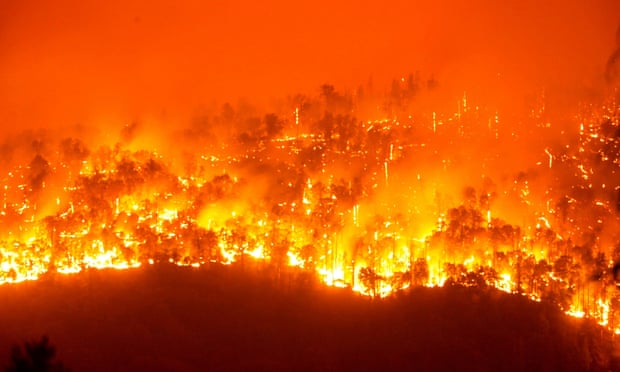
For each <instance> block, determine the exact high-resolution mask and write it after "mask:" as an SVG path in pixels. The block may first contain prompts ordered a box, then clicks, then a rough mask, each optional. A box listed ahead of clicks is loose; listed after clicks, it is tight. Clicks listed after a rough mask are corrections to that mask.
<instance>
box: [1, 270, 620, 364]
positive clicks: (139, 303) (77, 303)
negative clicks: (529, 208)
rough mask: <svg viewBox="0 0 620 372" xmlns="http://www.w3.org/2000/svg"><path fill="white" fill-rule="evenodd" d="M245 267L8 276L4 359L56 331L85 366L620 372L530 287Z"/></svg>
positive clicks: (604, 348)
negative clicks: (352, 279)
mask: <svg viewBox="0 0 620 372" xmlns="http://www.w3.org/2000/svg"><path fill="white" fill-rule="evenodd" d="M247 271H248V270H247V268H246V272H241V271H240V269H238V268H237V269H235V268H222V267H216V268H211V269H191V268H177V267H171V266H155V267H148V268H144V269H138V270H129V271H114V270H104V271H89V272H85V273H82V274H79V275H72V276H62V275H50V276H49V277H47V278H44V279H42V280H39V281H37V282H31V283H22V284H18V285H5V286H2V287H0V330H1V331H0V363H1V364H2V365H4V364H6V363H8V360H9V353H10V349H11V347H12V345H14V344H17V343H22V342H23V341H27V340H35V339H40V338H41V336H42V335H44V334H46V335H48V336H49V337H50V341H51V343H52V344H53V345H54V346H56V348H57V351H58V353H57V357H58V359H60V360H61V361H62V362H63V363H64V364H65V365H66V366H68V367H70V368H72V370H74V371H97V370H98V371H116V370H140V371H142V370H149V371H203V370H253V371H254V370H320V371H326V370H358V371H359V370H373V371H378V370H381V371H384V370H416V371H429V370H436V371H447V370H468V371H586V370H595V371H596V370H602V371H606V370H610V371H611V370H620V364H618V361H617V360H616V359H615V358H614V357H613V356H612V355H613V352H612V348H613V346H612V342H611V339H610V337H609V335H608V334H607V333H605V332H603V331H601V330H600V328H598V327H596V326H595V325H593V324H591V323H590V322H587V321H583V320H579V319H573V318H570V317H567V316H565V315H564V314H562V313H561V312H559V311H557V310H555V309H554V308H552V307H551V306H547V305H544V304H539V303H534V302H531V301H528V300H527V299H525V298H523V297H520V296H515V295H508V294H505V293H502V292H498V291H495V290H481V289H467V288H461V287H448V288H437V289H430V288H418V289H415V290H412V291H409V292H407V293H403V294H400V295H398V296H395V297H393V298H391V299H389V300H375V301H372V300H369V299H368V298H364V297H359V296H357V295H355V294H352V293H350V292H349V291H347V290H338V289H334V288H326V287H323V286H320V285H314V286H312V285H308V284H305V285H304V286H301V287H300V286H297V285H294V284H292V283H295V281H294V280H288V279H287V280H281V281H280V282H279V284H276V282H274V280H273V279H268V278H267V277H266V276H265V275H263V274H257V273H256V272H255V271H253V273H252V274H249V273H248V272H247ZM287 278H288V277H287Z"/></svg>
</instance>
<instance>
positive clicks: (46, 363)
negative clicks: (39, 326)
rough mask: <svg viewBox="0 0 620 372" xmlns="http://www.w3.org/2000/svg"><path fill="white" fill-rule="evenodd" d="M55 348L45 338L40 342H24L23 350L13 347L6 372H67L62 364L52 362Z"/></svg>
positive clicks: (16, 346) (17, 346)
mask: <svg viewBox="0 0 620 372" xmlns="http://www.w3.org/2000/svg"><path fill="white" fill-rule="evenodd" d="M55 356H56V348H55V347H54V346H52V345H51V344H50V342H49V339H48V337H47V336H43V337H42V338H41V340H40V341H32V342H25V343H24V346H23V348H21V347H20V346H19V345H15V346H14V347H13V350H12V351H11V362H10V364H9V365H8V366H7V367H6V369H5V371H6V372H65V371H69V369H68V368H66V367H65V366H64V365H63V364H62V362H59V361H56V360H54V357H55Z"/></svg>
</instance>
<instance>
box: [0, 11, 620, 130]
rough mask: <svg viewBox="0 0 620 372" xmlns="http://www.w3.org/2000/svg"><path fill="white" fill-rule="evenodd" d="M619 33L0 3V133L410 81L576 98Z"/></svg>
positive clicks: (463, 19)
mask: <svg viewBox="0 0 620 372" xmlns="http://www.w3.org/2000/svg"><path fill="white" fill-rule="evenodd" d="M619 22H620V1H618V0H589V1H585V0H546V1H539V0H508V1H496V0H471V1H458V0H421V1H410V0H409V1H394V0H392V1H381V2H379V1H360V0H357V1H348V0H347V1H339V2H334V1H332V0H315V1H306V0H300V1H284V0H267V1H247V0H246V1H243V0H236V1H198V0H190V1H147V0H126V1H114V0H112V1H84V0H55V1H51V0H49V1H47V0H43V1H41V0H3V1H2V5H1V7H0V125H1V126H2V127H3V128H12V129H20V128H32V127H42V126H43V127H49V126H52V127H54V126H56V125H63V126H64V125H74V124H76V123H81V124H94V125H99V124H102V123H105V122H106V121H123V120H136V119H138V118H140V117H145V116H153V115H155V116H157V115H164V114H174V113H182V112H185V113H189V112H192V110H195V109H196V107H197V106H199V105H203V104H209V103H210V102H212V101H213V100H217V101H218V102H223V101H225V100H233V101H234V100H236V98H237V97H247V98H248V99H249V100H250V101H251V102H252V101H254V102H265V101H268V100H269V99H270V98H271V97H281V96H284V95H286V94H289V93H296V92H305V93H316V91H317V87H318V86H319V85H320V84H322V83H326V82H328V83H332V84H334V85H336V87H338V88H339V89H353V88H355V87H356V86H357V85H358V84H364V83H366V82H367V81H368V80H369V78H371V77H372V79H373V81H375V82H376V83H377V84H380V83H383V82H389V80H390V79H392V78H394V77H398V76H402V75H406V74H407V73H409V72H415V71H416V70H420V71H421V72H422V73H423V74H426V75H431V74H433V75H434V76H435V77H436V78H437V79H438V80H439V81H440V82H441V83H442V84H443V85H444V86H446V85H449V86H454V87H455V89H457V90H458V89H480V90H481V91H484V89H485V87H495V88H497V87H498V86H502V87H503V86H506V85H513V84H516V82H519V85H520V87H519V88H525V89H526V90H527V89H529V88H530V87H534V88H540V87H542V86H545V87H547V88H549V89H554V87H555V88H557V90H558V91H564V92H573V91H574V92H585V93H587V92H588V91H590V90H596V89H598V87H599V86H601V85H602V81H603V73H604V66H605V63H606V61H607V59H608V57H609V55H610V54H611V53H612V52H613V50H614V48H615V40H614V39H615V31H616V28H617V26H618V23H619ZM489 89H490V88H489ZM504 91H507V90H504Z"/></svg>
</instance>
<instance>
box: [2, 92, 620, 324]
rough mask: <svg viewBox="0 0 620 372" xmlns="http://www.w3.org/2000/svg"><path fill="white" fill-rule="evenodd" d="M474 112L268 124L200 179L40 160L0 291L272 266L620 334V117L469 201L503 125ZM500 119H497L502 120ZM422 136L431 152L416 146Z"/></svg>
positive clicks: (5, 230) (125, 163)
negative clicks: (81, 279) (543, 304)
mask: <svg viewBox="0 0 620 372" xmlns="http://www.w3.org/2000/svg"><path fill="white" fill-rule="evenodd" d="M458 107H459V112H458V115H445V116H444V115H441V114H440V113H438V112H433V113H432V119H431V118H428V120H427V121H428V122H427V123H424V124H419V123H414V122H413V121H412V119H411V116H410V115H409V116H407V117H408V118H409V119H408V120H409V121H407V120H398V119H393V120H392V119H381V120H378V121H372V120H370V121H365V122H357V121H356V120H354V119H353V118H350V117H347V116H346V115H345V114H339V116H333V115H332V116H329V115H328V114H327V113H326V114H324V116H322V117H320V118H318V119H316V120H315V121H314V122H312V123H311V124H312V125H308V128H310V129H306V124H307V123H306V122H305V120H308V117H307V115H306V113H305V112H303V110H301V109H300V108H299V107H297V106H296V107H295V109H294V111H292V112H294V116H293V118H294V121H292V122H291V123H290V125H289V127H287V126H286V123H281V122H279V121H278V120H279V119H278V118H277V117H276V118H274V117H268V118H267V117H266V118H265V119H264V120H263V122H260V121H259V122H260V126H259V129H257V131H258V132H257V133H245V132H244V133H242V134H243V136H241V135H240V136H239V137H240V138H242V139H243V141H245V142H244V145H246V147H245V150H243V151H241V152H240V153H238V152H233V153H224V154H220V153H216V154H208V153H202V154H198V155H197V156H195V158H194V159H193V160H192V163H191V164H189V165H188V166H186V167H185V168H186V170H184V171H178V170H175V168H174V167H173V166H171V165H170V164H167V163H165V159H164V158H163V157H162V156H161V155H158V154H157V153H155V152H148V151H145V150H141V151H130V150H128V149H123V148H120V147H115V149H110V148H106V147H103V148H102V149H101V150H99V151H96V152H86V151H81V152H78V153H75V151H74V150H73V153H70V154H69V155H71V156H69V155H67V154H66V151H67V150H66V149H65V153H63V152H62V151H61V150H58V151H56V152H50V153H47V154H45V157H44V156H43V155H41V154H37V155H36V156H35V158H34V159H33V160H32V161H31V162H30V163H29V165H28V166H26V167H24V166H23V165H21V164H20V165H18V166H16V167H14V168H12V169H10V170H9V171H8V172H7V174H6V176H5V177H4V187H3V194H2V197H3V204H2V205H3V208H2V211H1V212H0V219H1V222H2V228H1V229H0V237H1V240H0V283H19V282H22V281H25V280H36V279H38V278H40V277H41V276H42V275H45V274H46V273H47V272H57V273H61V274H72V273H78V272H80V271H82V270H84V269H89V268H93V269H101V268H115V269H119V270H120V269H130V268H138V267H141V266H142V265H152V264H155V263H157V262H169V263H172V264H176V265H179V266H191V267H194V268H199V267H202V266H205V265H212V264H224V265H230V264H235V265H241V266H243V267H245V265H248V266H249V264H250V263H252V262H254V263H256V262H259V263H261V265H263V266H264V267H269V268H271V269H273V270H275V271H277V272H278V276H280V275H282V273H285V274H286V275H297V274H295V273H305V274H308V273H310V274H312V275H313V276H315V277H318V278H320V279H321V280H322V281H323V282H324V283H325V284H326V285H329V286H336V287H343V288H350V289H351V290H353V291H356V292H359V293H361V294H363V295H368V296H376V297H386V296H389V295H391V294H393V293H395V292H398V291H401V290H404V289H407V288H410V287H413V286H444V285H449V284H458V285H464V286H479V287H484V286H488V287H494V288H497V289H499V290H502V291H505V292H509V293H515V294H522V295H525V296H527V297H528V298H530V299H532V300H534V301H541V300H549V301H553V302H555V303H557V304H558V306H559V307H560V308H562V309H563V310H565V311H566V313H567V314H570V315H572V316H576V317H591V318H594V319H596V320H597V321H598V322H599V324H601V325H603V326H605V327H608V328H609V329H611V330H614V331H615V332H616V333H618V332H620V328H619V327H618V325H619V324H618V320H619V319H620V314H618V313H619V310H620V305H619V302H620V296H619V295H618V293H616V292H617V289H616V284H615V282H614V278H612V275H611V274H610V273H611V268H612V266H613V263H614V260H616V261H617V260H618V258H620V257H617V255H618V254H620V253H619V252H618V251H617V250H618V248H617V247H618V246H614V245H613V242H614V239H616V240H615V241H616V242H617V241H618V240H617V239H620V236H618V234H617V231H618V230H615V231H616V232H615V233H614V227H618V226H620V224H619V217H618V213H617V211H614V207H613V201H614V199H613V198H614V194H613V193H614V192H615V193H619V191H618V190H619V189H620V185H618V183H617V181H614V178H612V177H611V176H610V174H611V175H614V176H615V177H616V178H615V179H616V180H617V179H618V178H617V173H618V172H619V171H620V170H619V169H618V168H619V166H620V163H618V160H617V158H614V159H612V158H611V154H613V153H614V151H615V150H617V149H618V148H619V144H618V142H619V141H618V138H617V137H616V138H615V139H614V138H611V137H610V135H609V133H612V134H613V133H614V132H613V130H618V120H617V117H618V116H619V115H618V112H620V111H619V110H618V108H617V107H616V106H605V107H606V108H605V110H607V111H606V112H607V114H606V115H608V118H610V119H601V118H600V116H594V117H590V118H585V119H583V120H582V121H583V122H586V119H587V120H589V121H588V123H591V124H588V125H586V126H584V124H583V123H582V124H580V130H579V136H578V137H577V138H576V139H575V141H576V142H577V143H575V144H574V145H573V146H566V147H564V148H562V149H561V150H560V149H555V148H551V147H550V146H549V145H547V144H542V145H541V146H540V149H539V150H540V151H539V159H537V160H538V162H537V163H536V164H539V165H541V166H539V168H537V170H536V172H537V173H536V174H527V173H524V172H521V173H518V172H517V173H516V175H515V176H514V179H511V180H509V181H508V182H504V183H503V184H495V183H493V182H492V181H491V180H490V178H489V177H488V176H487V172H489V171H490V168H492V167H497V168H502V167H503V164H495V162H496V161H497V159H496V158H495V157H494V155H493V154H492V155H489V156H488V157H485V156H482V157H481V159H480V161H481V162H482V166H481V169H480V171H481V172H482V171H484V173H481V174H480V176H481V177H480V180H481V181H480V182H479V183H480V184H479V185H478V184H476V185H475V187H473V186H469V187H465V188H464V190H458V191H455V190H454V188H452V187H451V185H450V184H451V183H453V182H455V181H454V180H455V177H454V175H453V174H452V173H453V172H456V171H457V169H458V167H459V162H461V161H462V159H461V157H462V154H460V153H459V152H458V149H455V150H454V152H450V151H448V150H446V148H448V149H449V148H450V144H451V143H453V142H452V140H453V139H454V138H457V139H459V140H462V141H465V139H467V138H470V137H472V136H473V135H472V134H468V132H467V131H468V130H473V129H471V128H470V129H468V128H469V127H468V126H470V125H471V123H472V121H473V120H474V119H477V120H479V121H480V122H481V123H487V122H489V123H490V122H491V121H488V120H484V119H481V118H480V116H481V115H482V114H481V113H480V112H479V111H478V109H477V107H476V106H472V99H471V98H468V97H467V96H466V95H464V96H463V99H462V102H460V103H459V106H458ZM473 107H476V109H475V110H474V108H473ZM610 107H611V108H610ZM343 112H346V110H344V111H343ZM330 115H331V114H330ZM489 115H491V116H490V117H489V120H494V121H496V120H497V119H496V118H497V115H498V114H497V111H496V110H491V111H490V112H489ZM291 120H292V119H291ZM439 123H442V124H441V125H439ZM597 123H598V124H597ZM416 125H417V127H416ZM274 127H275V129H274ZM482 127H483V132H475V134H476V135H478V136H480V137H484V138H485V141H488V142H485V143H488V144H489V148H490V147H491V146H495V147H496V148H498V147H499V145H497V141H499V140H498V138H503V137H502V136H499V137H498V133H499V132H498V131H499V129H498V128H497V126H487V125H483V126H482ZM491 127H492V128H491ZM550 127H551V126H544V127H543V128H539V129H540V130H541V131H546V130H549V128H550ZM608 127H611V129H610V128H608ZM612 129H613V130H612ZM302 130H309V132H306V133H303V132H300V131H302ZM414 130H417V131H419V132H421V133H425V134H426V135H427V136H428V137H429V138H424V142H419V140H417V141H418V142H416V141H414V140H412V139H411V138H412V137H411V136H409V134H410V133H411V132H412V131H414ZM485 131H487V132H488V131H490V132H488V133H487V132H485ZM292 133H295V134H294V135H293V134H292ZM248 144H249V145H248ZM508 145H512V144H508ZM74 147H75V145H74ZM78 147H79V146H78ZM248 148H249V150H248ZM572 149H577V151H573V150H572ZM439 150H442V152H441V153H440V151H439ZM497 151H499V149H498V150H497ZM561 151H564V152H561ZM602 153H604V154H606V155H605V156H600V155H601V154H602ZM617 153H618V152H617V151H616V154H617ZM351 159H354V161H352V160H351ZM545 159H546V162H544V160H545ZM494 164H495V165H494ZM250 166H253V167H254V168H253V169H254V170H253V171H252V172H247V173H244V171H243V169H246V168H248V167H250ZM354 167H355V168H359V169H356V170H355V172H353V171H352V170H350V169H349V168H354ZM411 168H413V171H411ZM265 169H266V170H267V171H265V172H267V176H265V175H264V174H260V171H263V170H265ZM68 170H73V171H68ZM207 170H208V171H207ZM435 172H436V173H435ZM556 172H557V173H556ZM349 174H353V175H352V176H350V175H349ZM411 174H414V176H411ZM540 174H544V175H545V177H541V176H540ZM250 175H254V176H255V177H256V178H255V179H252V178H251V177H250ZM61 176H62V177H61ZM560 176H562V177H570V178H569V180H570V182H568V184H569V186H568V187H566V186H563V185H562V184H561V183H560V182H556V181H555V180H556V179H559V178H560ZM537 177H538V178H537ZM265 178H268V179H270V180H271V179H273V180H272V181H264V179H265ZM259 180H260V181H259ZM584 181H585V182H584ZM613 182H616V183H615V184H614V183H613ZM265 183H266V186H265ZM562 187H564V188H562ZM265 190H267V191H265ZM607 190H611V191H607ZM455 194H456V195H458V194H461V196H460V197H459V196H455ZM50 200H51V202H50ZM450 200H452V201H450ZM511 213H513V214H511ZM502 216H503V217H504V218H506V219H507V220H506V221H504V220H500V219H499V218H500V217H502ZM508 220H510V221H518V223H519V224H518V225H517V224H514V223H509V222H507V221H508ZM593 221H594V222H593ZM595 222H596V224H595ZM614 234H615V235H614ZM588 239H589V240H588ZM614 249H615V250H614ZM610 258H611V259H610ZM293 268H294V269H293ZM249 269H251V268H248V270H249Z"/></svg>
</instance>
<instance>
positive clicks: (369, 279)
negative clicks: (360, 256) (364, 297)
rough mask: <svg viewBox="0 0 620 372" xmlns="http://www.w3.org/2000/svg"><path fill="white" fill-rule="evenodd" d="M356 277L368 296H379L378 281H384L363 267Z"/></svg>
mask: <svg viewBox="0 0 620 372" xmlns="http://www.w3.org/2000/svg"><path fill="white" fill-rule="evenodd" d="M358 277H359V281H360V283H362V285H363V286H364V288H366V290H367V291H368V293H369V294H370V296H372V297H375V296H377V295H378V294H379V281H381V280H383V279H384V278H383V277H382V276H381V275H379V274H377V273H376V272H375V271H374V270H373V269H371V268H370V267H363V268H361V269H360V272H359V274H358Z"/></svg>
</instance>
